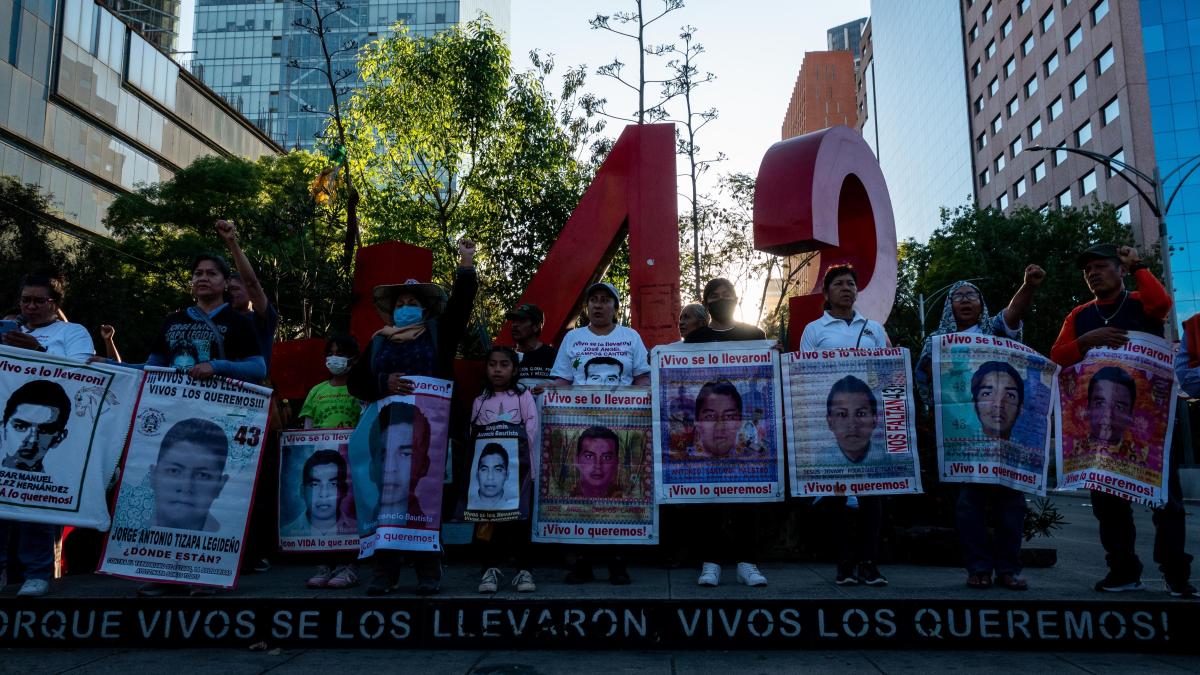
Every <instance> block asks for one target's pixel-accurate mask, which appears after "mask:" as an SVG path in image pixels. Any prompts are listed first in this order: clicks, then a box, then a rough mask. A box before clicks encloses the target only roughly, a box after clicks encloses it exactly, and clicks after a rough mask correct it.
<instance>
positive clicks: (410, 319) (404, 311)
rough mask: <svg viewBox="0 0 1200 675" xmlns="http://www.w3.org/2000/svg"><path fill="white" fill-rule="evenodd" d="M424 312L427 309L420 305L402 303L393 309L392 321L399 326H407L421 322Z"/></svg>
mask: <svg viewBox="0 0 1200 675" xmlns="http://www.w3.org/2000/svg"><path fill="white" fill-rule="evenodd" d="M424 314H425V311H424V310H422V309H421V308H420V307H414V306H412V305H402V306H400V307H397V308H396V309H394V310H392V323H393V324H395V326H396V327H397V328H404V327H405V326H411V325H413V324H417V323H421V318H422V317H423V316H424Z"/></svg>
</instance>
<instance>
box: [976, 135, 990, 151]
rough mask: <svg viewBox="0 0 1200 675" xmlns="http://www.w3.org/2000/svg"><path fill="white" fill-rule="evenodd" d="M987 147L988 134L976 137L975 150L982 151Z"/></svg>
mask: <svg viewBox="0 0 1200 675" xmlns="http://www.w3.org/2000/svg"><path fill="white" fill-rule="evenodd" d="M986 147H987V132H986V131H985V132H983V133H981V134H979V135H978V136H976V137H975V149H976V150H982V149H984V148H986Z"/></svg>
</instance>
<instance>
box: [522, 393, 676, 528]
mask: <svg viewBox="0 0 1200 675" xmlns="http://www.w3.org/2000/svg"><path fill="white" fill-rule="evenodd" d="M539 403H540V408H541V423H542V434H541V446H542V447H541V456H540V457H539V461H538V462H537V470H538V483H537V486H536V489H535V490H534V508H533V540H534V541H538V542H549V543H563V544H657V543H658V508H657V506H656V505H655V502H654V441H653V439H652V437H651V436H652V427H653V425H652V422H651V420H652V413H651V406H650V390H649V389H648V388H646V387H596V386H590V387H589V386H577V387H562V388H557V389H547V390H546V392H545V393H544V394H542V396H541V401H540V402H539Z"/></svg>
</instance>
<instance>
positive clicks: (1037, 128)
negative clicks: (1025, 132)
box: [1029, 117, 1042, 143]
mask: <svg viewBox="0 0 1200 675" xmlns="http://www.w3.org/2000/svg"><path fill="white" fill-rule="evenodd" d="M1041 135H1042V118H1040V117H1039V118H1037V119H1036V120H1034V121H1033V124H1030V125H1029V141H1030V142H1031V143H1032V142H1033V139H1035V138H1037V137H1038V136H1041Z"/></svg>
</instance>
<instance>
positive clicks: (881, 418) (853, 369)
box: [783, 347, 921, 497]
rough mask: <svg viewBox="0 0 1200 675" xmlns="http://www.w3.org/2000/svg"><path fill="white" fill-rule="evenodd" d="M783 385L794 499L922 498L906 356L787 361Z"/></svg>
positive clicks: (860, 354)
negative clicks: (869, 496)
mask: <svg viewBox="0 0 1200 675" xmlns="http://www.w3.org/2000/svg"><path fill="white" fill-rule="evenodd" d="M783 383H784V401H785V403H784V418H785V420H786V422H787V433H788V457H789V459H790V461H791V467H792V468H791V478H792V480H791V488H792V495H793V496H795V497H809V496H823V495H824V496H828V495H852V496H856V495H886V494H914V493H919V492H921V472H920V467H919V464H918V462H919V460H918V458H917V431H916V414H915V410H916V409H915V408H914V406H913V394H912V371H911V368H910V366H909V361H908V350H907V349H904V348H901V347H890V348H886V349H825V350H821V351H819V352H807V353H803V354H802V353H800V352H793V353H790V354H785V355H784V357H783Z"/></svg>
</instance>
